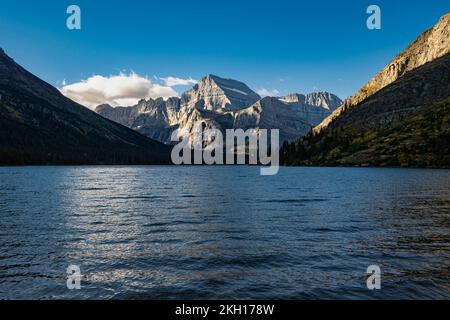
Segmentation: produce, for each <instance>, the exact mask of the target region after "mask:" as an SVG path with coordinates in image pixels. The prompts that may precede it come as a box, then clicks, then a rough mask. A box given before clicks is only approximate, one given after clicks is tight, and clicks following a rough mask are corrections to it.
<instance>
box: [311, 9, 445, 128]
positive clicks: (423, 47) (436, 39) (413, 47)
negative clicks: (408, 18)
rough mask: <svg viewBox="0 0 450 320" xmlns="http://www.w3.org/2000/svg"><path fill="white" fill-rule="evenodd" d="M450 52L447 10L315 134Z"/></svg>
mask: <svg viewBox="0 0 450 320" xmlns="http://www.w3.org/2000/svg"><path fill="white" fill-rule="evenodd" d="M449 51H450V13H447V14H446V15H444V16H443V17H441V19H440V20H439V22H438V23H437V24H436V25H435V26H434V27H432V28H431V29H429V30H427V31H425V32H424V33H422V34H421V35H420V36H419V37H418V38H417V39H416V40H415V41H414V42H412V43H411V44H410V45H409V46H408V48H406V50H404V51H403V52H402V53H400V54H399V55H398V56H397V57H395V58H394V60H392V61H391V62H390V63H389V64H388V65H387V66H386V67H385V68H384V69H383V70H381V71H380V72H379V73H378V74H377V75H376V76H375V77H374V78H372V79H371V80H370V81H369V82H368V83H367V84H366V85H365V86H364V87H362V89H361V90H360V91H359V92H358V93H357V94H356V95H355V96H354V97H352V98H350V99H349V100H347V101H346V102H345V103H344V104H343V105H342V106H341V107H339V108H338V109H336V111H334V112H333V113H332V114H331V115H330V116H329V117H327V118H326V119H325V120H324V121H323V122H322V123H321V124H319V125H318V126H317V127H315V128H314V130H313V132H314V133H315V134H317V133H319V132H320V131H321V130H322V129H324V128H326V127H327V126H328V125H329V124H330V123H331V122H333V121H334V120H335V119H336V118H338V117H339V116H340V115H341V114H342V113H343V112H345V111H346V110H347V109H349V108H352V107H353V106H355V105H357V104H359V103H361V102H362V101H363V100H364V99H366V98H368V97H370V96H371V95H373V94H374V93H376V92H378V91H379V90H381V89H382V88H384V87H386V86H387V85H389V84H391V83H392V82H394V81H396V80H397V79H399V78H400V77H402V76H403V75H404V74H405V73H407V72H408V71H411V70H414V69H416V68H417V67H420V66H422V65H424V64H425V63H427V62H430V61H433V60H435V59H437V58H439V57H442V56H444V55H445V54H447V53H448V52H449Z"/></svg>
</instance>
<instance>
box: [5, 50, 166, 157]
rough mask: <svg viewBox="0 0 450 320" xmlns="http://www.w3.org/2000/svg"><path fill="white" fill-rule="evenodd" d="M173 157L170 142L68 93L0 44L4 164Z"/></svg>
mask: <svg viewBox="0 0 450 320" xmlns="http://www.w3.org/2000/svg"><path fill="white" fill-rule="evenodd" d="M169 162H170V148H168V147H167V146H165V145H163V144H161V143H159V142H157V141H154V140H151V139H149V138H147V137H145V136H143V135H141V134H139V133H138V132H135V131H133V130H131V129H128V128H126V127H124V126H122V125H120V124H117V123H114V122H112V121H109V120H107V119H105V118H103V117H101V116H99V115H98V114H96V113H95V112H92V111H90V110H89V109H87V108H85V107H83V106H81V105H79V104H77V103H75V102H73V101H72V100H70V99H68V98H66V97H64V96H63V95H62V94H61V93H60V92H59V91H58V90H57V89H56V88H54V87H52V86H50V85H49V84H47V83H45V82H44V81H42V80H40V79H39V78H37V77H35V76H34V75H32V74H31V73H29V72H27V71H26V70H25V69H23V68H22V67H21V66H19V65H18V64H17V63H15V62H14V61H13V60H12V59H11V58H9V57H8V56H7V55H6V54H5V52H4V51H3V50H2V49H0V165H43V164H154V163H169Z"/></svg>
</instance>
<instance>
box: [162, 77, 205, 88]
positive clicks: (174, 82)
mask: <svg viewBox="0 0 450 320" xmlns="http://www.w3.org/2000/svg"><path fill="white" fill-rule="evenodd" d="M160 80H162V81H164V84H165V85H166V86H168V87H174V86H188V85H191V84H196V83H197V82H198V81H197V80H194V79H192V78H189V79H181V78H177V77H166V78H160Z"/></svg>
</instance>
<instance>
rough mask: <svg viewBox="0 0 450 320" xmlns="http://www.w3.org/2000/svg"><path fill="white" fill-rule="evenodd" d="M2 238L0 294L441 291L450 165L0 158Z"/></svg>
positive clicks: (310, 295)
mask: <svg viewBox="0 0 450 320" xmlns="http://www.w3.org/2000/svg"><path fill="white" fill-rule="evenodd" d="M0 248H1V252H0V299H372V298H373V299H392V298H394V299H417V298H421V299H449V298H450V282H449V279H450V277H449V276H450V170H420V169H372V168H281V169H280V172H279V174H278V175H276V176H268V177H267V176H266V177H263V176H260V175H259V168H257V167H246V166H241V167H239V166H222V167H204V166H201V167H194V166H191V167H187V166H186V167H174V166H155V167H101V166H99V167H27V168H0ZM69 265H77V266H79V267H80V269H81V274H82V279H81V289H80V290H69V289H68V288H67V285H66V280H67V273H66V270H67V267H68V266H69ZM371 265H377V266H379V267H380V269H381V289H380V290H368V288H367V285H366V279H367V276H368V275H367V268H368V267H369V266H371Z"/></svg>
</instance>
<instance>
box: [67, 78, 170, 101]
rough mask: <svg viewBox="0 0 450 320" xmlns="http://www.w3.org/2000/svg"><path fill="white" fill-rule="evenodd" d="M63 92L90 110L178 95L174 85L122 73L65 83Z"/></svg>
mask: <svg viewBox="0 0 450 320" xmlns="http://www.w3.org/2000/svg"><path fill="white" fill-rule="evenodd" d="M60 91H61V92H62V94H64V95H65V96H67V97H68V98H70V99H72V100H74V101H76V102H78V103H79V104H81V105H84V106H86V107H88V108H90V109H94V108H95V107H96V106H98V105H100V104H103V103H108V104H110V105H111V106H113V107H116V106H131V105H135V104H137V102H138V101H139V100H141V99H149V98H159V97H162V98H169V97H174V96H178V93H177V92H176V91H175V90H173V89H172V88H171V87H169V86H163V85H160V84H156V83H153V82H151V81H150V80H149V79H148V78H146V77H141V76H139V75H138V74H136V73H130V74H128V75H127V74H125V73H120V74H119V75H111V76H109V77H104V76H100V75H95V76H92V77H90V78H89V79H87V80H82V81H80V82H77V83H73V84H69V85H63V87H62V88H61V89H60Z"/></svg>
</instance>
